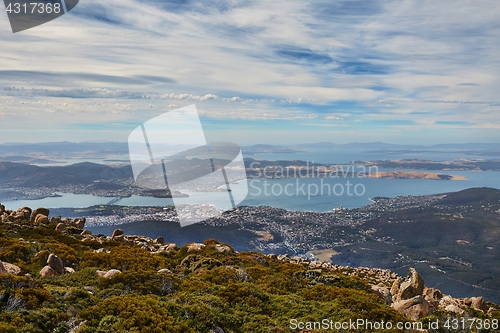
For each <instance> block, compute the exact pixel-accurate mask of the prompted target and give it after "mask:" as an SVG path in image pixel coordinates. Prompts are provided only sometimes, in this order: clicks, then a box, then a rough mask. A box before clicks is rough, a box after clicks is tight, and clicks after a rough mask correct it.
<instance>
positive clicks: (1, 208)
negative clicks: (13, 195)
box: [0, 205, 5, 214]
mask: <svg viewBox="0 0 500 333" xmlns="http://www.w3.org/2000/svg"><path fill="white" fill-rule="evenodd" d="M3 212H5V206H4V205H0V214H3Z"/></svg>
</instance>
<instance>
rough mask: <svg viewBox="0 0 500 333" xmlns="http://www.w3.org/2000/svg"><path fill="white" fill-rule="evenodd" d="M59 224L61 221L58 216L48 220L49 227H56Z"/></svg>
mask: <svg viewBox="0 0 500 333" xmlns="http://www.w3.org/2000/svg"><path fill="white" fill-rule="evenodd" d="M61 222H62V220H61V217H60V216H56V217H51V218H50V220H49V224H50V225H58V224H59V223H61Z"/></svg>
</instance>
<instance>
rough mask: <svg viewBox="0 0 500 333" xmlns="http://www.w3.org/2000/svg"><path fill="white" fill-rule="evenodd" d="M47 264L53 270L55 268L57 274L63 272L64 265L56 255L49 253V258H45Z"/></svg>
mask: <svg viewBox="0 0 500 333" xmlns="http://www.w3.org/2000/svg"><path fill="white" fill-rule="evenodd" d="M47 265H49V266H50V267H51V268H52V269H53V270H55V271H56V272H57V273H59V274H64V265H63V262H62V260H61V258H59V257H58V256H56V255H55V254H53V253H51V254H50V255H49V258H48V259H47Z"/></svg>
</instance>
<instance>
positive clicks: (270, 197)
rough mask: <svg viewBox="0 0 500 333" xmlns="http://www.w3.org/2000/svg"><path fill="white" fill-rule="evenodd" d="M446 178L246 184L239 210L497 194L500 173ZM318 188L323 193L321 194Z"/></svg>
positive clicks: (100, 200) (140, 200)
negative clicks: (467, 192) (484, 190)
mask: <svg viewBox="0 0 500 333" xmlns="http://www.w3.org/2000/svg"><path fill="white" fill-rule="evenodd" d="M446 173H448V174H453V175H457V176H465V177H466V178H467V180H463V181H452V180H427V179H375V178H356V177H354V178H349V177H348V178H342V177H341V178H322V179H314V178H287V179H250V180H249V181H248V188H249V193H248V195H247V197H246V199H245V200H244V201H243V202H242V203H241V204H240V205H248V206H272V207H277V208H284V209H289V210H301V211H319V212H322V211H329V210H332V209H333V208H336V207H339V206H340V205H342V206H343V207H346V208H356V207H361V206H364V205H367V204H370V200H369V198H371V197H395V196H399V195H427V194H438V193H445V192H456V191H460V190H464V189H467V188H471V187H493V188H499V189H500V172H493V171H491V172H474V171H450V172H446ZM347 182H349V183H347ZM349 184H350V185H349ZM243 186H245V183H244V182H242V183H240V184H237V185H232V188H233V190H235V191H236V190H238V188H240V187H243ZM321 189H323V193H322V192H321ZM285 191H286V192H285ZM341 192H343V193H341ZM349 193H350V194H351V195H350V194H349ZM186 194H188V195H190V198H176V203H178V204H180V203H204V202H212V203H214V204H215V205H216V206H217V205H218V203H223V202H224V199H225V198H226V194H225V193H223V192H215V193H200V192H186ZM321 194H323V195H321ZM358 194H359V195H358ZM111 199H112V198H104V197H97V196H93V195H82V194H80V195H79V194H64V193H63V194H62V197H57V198H45V199H41V200H19V201H10V202H3V203H2V204H4V205H5V206H6V208H7V209H17V208H19V207H23V206H29V207H33V208H36V207H48V208H67V207H75V208H83V207H88V206H92V205H103V204H106V203H108V202H109V201H110V200H111ZM114 204H115V205H123V206H167V205H172V204H173V201H172V199H167V198H152V197H141V196H132V197H130V198H123V199H120V200H118V201H116V202H115V203H114Z"/></svg>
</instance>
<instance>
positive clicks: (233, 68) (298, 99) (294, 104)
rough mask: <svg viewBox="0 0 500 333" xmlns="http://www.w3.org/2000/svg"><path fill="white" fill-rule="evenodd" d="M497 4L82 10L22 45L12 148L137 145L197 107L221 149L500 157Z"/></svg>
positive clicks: (1, 121) (12, 59)
mask: <svg viewBox="0 0 500 333" xmlns="http://www.w3.org/2000/svg"><path fill="white" fill-rule="evenodd" d="M498 41H500V2H498V1H497V0H489V1H482V0H479V1H478V0H475V1H467V0H461V1H458V2H457V1H456V0H453V1H448V0H442V1H426V0H416V1H413V0H408V1H404V0H403V1H384V0H373V1H356V0H350V1H346V0H344V1H333V0H318V1H307V0H286V1H285V0H274V1H268V0H267V1H266V0H262V1H261V0H255V1H239V0H231V1H222V0H141V1H137V0H119V1H118V0H108V1H105V2H103V1H96V0H81V1H80V3H79V4H78V5H77V6H76V7H75V8H74V9H73V10H72V11H71V12H69V13H67V14H66V15H64V16H62V17H60V18H58V19H56V20H53V21H51V22H48V23H46V24H44V25H41V26H38V27H35V28H32V29H29V30H26V31H22V32H19V33H15V34H13V33H12V31H11V29H10V25H9V22H8V18H7V14H6V13H5V12H4V14H1V15H0V45H1V46H0V50H1V52H0V127H1V130H0V143H2V142H49V141H75V142H81V141H96V140H102V141H118V142H125V141H127V138H128V135H129V134H130V132H131V131H132V130H133V129H134V128H136V127H137V126H139V125H140V124H141V123H143V122H145V121H148V120H149V119H151V118H154V117H156V116H158V115H161V114H164V113H165V112H168V111H171V110H174V109H176V108H181V107H184V106H188V105H191V104H195V105H196V107H197V108H198V111H199V113H200V116H201V121H202V125H203V128H204V130H205V132H206V133H207V136H208V137H209V138H210V141H211V140H218V141H230V142H235V143H238V144H242V145H248V144H296V143H310V142H325V141H330V142H336V143H348V142H375V141H382V142H388V143H404V144H428V145H431V144H437V143H461V142H500V131H499V129H500V95H499V91H500V76H499V74H500V73H499V72H500V43H499V42H498Z"/></svg>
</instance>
